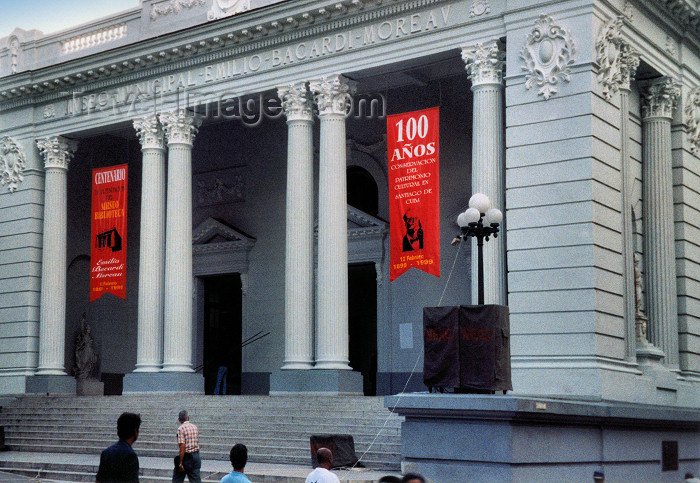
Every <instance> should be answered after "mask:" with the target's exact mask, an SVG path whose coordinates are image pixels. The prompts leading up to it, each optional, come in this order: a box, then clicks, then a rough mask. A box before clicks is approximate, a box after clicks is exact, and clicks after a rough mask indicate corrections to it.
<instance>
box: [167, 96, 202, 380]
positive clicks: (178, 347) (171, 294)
mask: <svg viewBox="0 0 700 483" xmlns="http://www.w3.org/2000/svg"><path fill="white" fill-rule="evenodd" d="M160 121H161V123H162V125H163V129H164V131H165V135H166V138H167V143H168V189H167V202H166V217H165V296H164V303H165V311H164V332H163V371H165V372H193V369H192V335H193V332H192V306H193V304H192V294H193V282H192V144H193V142H194V137H195V135H196V134H197V130H198V128H199V126H200V124H201V121H200V120H199V119H197V118H195V117H193V116H192V115H191V114H190V113H189V112H188V111H186V110H184V109H178V110H174V111H170V112H167V113H163V114H161V116H160Z"/></svg>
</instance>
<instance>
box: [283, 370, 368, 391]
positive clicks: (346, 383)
mask: <svg viewBox="0 0 700 483" xmlns="http://www.w3.org/2000/svg"><path fill="white" fill-rule="evenodd" d="M298 393H305V394H323V395H330V396H339V395H362V394H364V391H363V388H362V373H360V372H355V371H339V370H326V369H314V370H312V371H309V370H306V371H286V370H285V371H278V372H273V373H272V376H271V377H270V395H283V394H298Z"/></svg>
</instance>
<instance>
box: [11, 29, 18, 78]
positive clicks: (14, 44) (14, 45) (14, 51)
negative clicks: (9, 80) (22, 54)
mask: <svg viewBox="0 0 700 483" xmlns="http://www.w3.org/2000/svg"><path fill="white" fill-rule="evenodd" d="M10 59H11V61H12V73H13V74H16V73H17V66H18V65H19V40H18V39H17V37H12V39H10Z"/></svg>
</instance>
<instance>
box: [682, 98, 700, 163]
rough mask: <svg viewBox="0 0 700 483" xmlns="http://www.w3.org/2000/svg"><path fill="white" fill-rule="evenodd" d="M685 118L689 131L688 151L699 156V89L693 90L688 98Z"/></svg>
mask: <svg viewBox="0 0 700 483" xmlns="http://www.w3.org/2000/svg"><path fill="white" fill-rule="evenodd" d="M685 118H686V124H687V125H688V129H689V130H688V140H689V141H690V151H691V152H692V153H693V154H700V87H696V88H695V89H693V90H692V91H691V92H690V95H689V96H688V103H687V105H686V106H685Z"/></svg>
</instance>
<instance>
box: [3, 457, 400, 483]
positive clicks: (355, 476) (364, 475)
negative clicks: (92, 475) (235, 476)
mask: <svg viewBox="0 0 700 483" xmlns="http://www.w3.org/2000/svg"><path fill="white" fill-rule="evenodd" d="M0 461H6V462H22V463H26V462H48V461H50V462H51V463H56V464H71V465H78V466H83V465H95V466H97V465H98V464H99V461H100V457H99V455H91V454H70V453H51V454H48V453H30V452H20V451H8V452H3V453H0ZM172 464H173V462H172V459H170V458H153V457H147V456H142V457H139V466H140V467H141V468H144V469H145V468H149V469H156V470H168V471H169V470H170V469H171V468H172ZM309 471H311V466H310V465H309V466H308V467H304V466H293V465H276V464H270V463H252V462H250V463H248V464H247V465H246V467H245V472H246V474H248V475H249V477H250V478H251V480H252V481H262V480H265V481H268V479H269V478H270V477H271V476H284V477H292V478H301V479H302V481H303V479H304V478H306V475H308V474H309ZM333 471H334V473H336V474H337V475H338V478H339V479H340V481H341V482H357V483H359V482H367V481H372V482H375V481H377V480H378V479H379V478H380V477H381V476H384V475H388V474H394V475H397V476H398V475H399V474H398V473H392V472H389V471H373V470H367V469H365V468H355V469H347V470H343V469H337V470H333ZM230 472H231V463H229V462H227V461H218V460H204V461H202V477H203V478H204V477H205V476H206V479H207V480H214V481H218V480H219V479H221V478H222V477H223V476H224V475H226V474H228V473H230ZM36 481H40V480H37V479H33V478H25V477H20V476H16V475H7V474H3V473H0V483H10V482H12V483H15V482H16V483H25V482H36ZM44 481H46V480H44Z"/></svg>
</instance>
